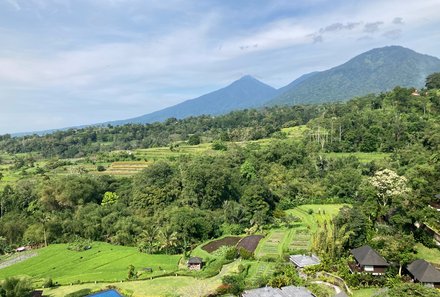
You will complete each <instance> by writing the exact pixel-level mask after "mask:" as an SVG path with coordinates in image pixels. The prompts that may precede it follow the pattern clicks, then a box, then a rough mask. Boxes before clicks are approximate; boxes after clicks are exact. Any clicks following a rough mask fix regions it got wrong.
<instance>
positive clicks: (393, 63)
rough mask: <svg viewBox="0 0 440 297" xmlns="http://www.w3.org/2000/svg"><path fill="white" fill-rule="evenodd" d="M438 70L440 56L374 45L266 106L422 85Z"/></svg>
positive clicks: (322, 101)
mask: <svg viewBox="0 0 440 297" xmlns="http://www.w3.org/2000/svg"><path fill="white" fill-rule="evenodd" d="M437 71H440V59H438V58H437V57H434V56H430V55H426V54H420V53H417V52H415V51H413V50H411V49H408V48H405V47H402V46H396V45H393V46H386V47H381V48H374V49H372V50H369V51H367V52H364V53H362V54H360V55H357V56H355V57H353V58H351V59H350V60H348V61H347V62H345V63H343V64H341V65H338V66H336V67H333V68H330V69H328V70H325V71H321V72H317V73H314V74H313V75H312V76H311V77H308V78H306V79H305V80H303V81H302V82H301V83H300V84H297V85H295V86H293V87H291V88H290V89H287V90H286V91H285V92H284V93H282V94H280V95H279V96H277V97H275V98H274V99H271V100H270V101H269V102H268V104H267V105H269V106H271V105H283V104H301V103H324V102H333V101H341V100H348V99H350V98H353V97H358V96H363V95H367V94H369V93H380V92H384V91H389V90H391V89H392V88H394V87H395V86H401V87H415V88H422V87H423V86H424V82H425V78H426V76H427V75H429V74H431V73H433V72H437Z"/></svg>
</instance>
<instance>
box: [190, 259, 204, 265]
mask: <svg viewBox="0 0 440 297" xmlns="http://www.w3.org/2000/svg"><path fill="white" fill-rule="evenodd" d="M202 262H203V260H202V258H199V257H191V258H189V260H188V264H202Z"/></svg>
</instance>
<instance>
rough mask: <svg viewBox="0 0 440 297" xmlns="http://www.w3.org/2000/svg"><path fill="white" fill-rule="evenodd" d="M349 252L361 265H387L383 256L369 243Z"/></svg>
mask: <svg viewBox="0 0 440 297" xmlns="http://www.w3.org/2000/svg"><path fill="white" fill-rule="evenodd" d="M351 253H352V254H353V256H354V257H355V259H356V261H357V262H358V263H359V264H361V265H363V266H364V265H371V266H389V265H388V263H387V261H386V260H385V259H384V257H382V256H381V255H379V254H378V253H377V252H376V251H375V250H373V249H372V248H371V247H370V246H369V245H364V246H361V247H359V248H357V249H352V250H351Z"/></svg>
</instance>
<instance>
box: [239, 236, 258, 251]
mask: <svg viewBox="0 0 440 297" xmlns="http://www.w3.org/2000/svg"><path fill="white" fill-rule="evenodd" d="M262 238H264V236H263V235H250V236H246V237H244V238H243V239H242V240H240V241H239V242H238V243H237V248H244V249H246V250H248V251H249V252H251V253H253V252H255V249H256V248H257V246H258V243H259V242H260V240H261V239H262Z"/></svg>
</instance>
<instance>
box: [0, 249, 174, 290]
mask: <svg viewBox="0 0 440 297" xmlns="http://www.w3.org/2000/svg"><path fill="white" fill-rule="evenodd" d="M36 252H37V253H38V255H37V256H35V257H33V258H30V259H28V260H25V261H23V262H20V263H17V264H14V265H12V266H9V267H6V268H3V269H0V279H4V278H6V277H9V276H19V275H22V276H30V277H32V278H34V279H35V280H38V279H46V278H52V279H53V280H54V281H55V282H58V283H60V284H70V283H76V282H95V281H109V282H113V281H121V280H125V279H126V277H127V272H128V266H129V265H134V266H135V268H136V270H138V271H142V269H143V268H145V267H151V268H152V269H153V272H152V273H147V272H145V273H144V274H142V275H141V277H142V278H149V277H151V276H156V275H161V274H164V273H169V272H172V271H175V270H177V268H178V267H177V263H178V261H179V259H180V256H179V255H148V254H144V253H140V252H138V251H137V249H136V248H134V247H122V246H114V245H110V244H107V243H94V244H93V246H92V249H90V250H87V251H83V252H75V251H69V250H68V249H67V245H65V244H54V245H50V246H48V247H46V248H42V249H39V250H36Z"/></svg>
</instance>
